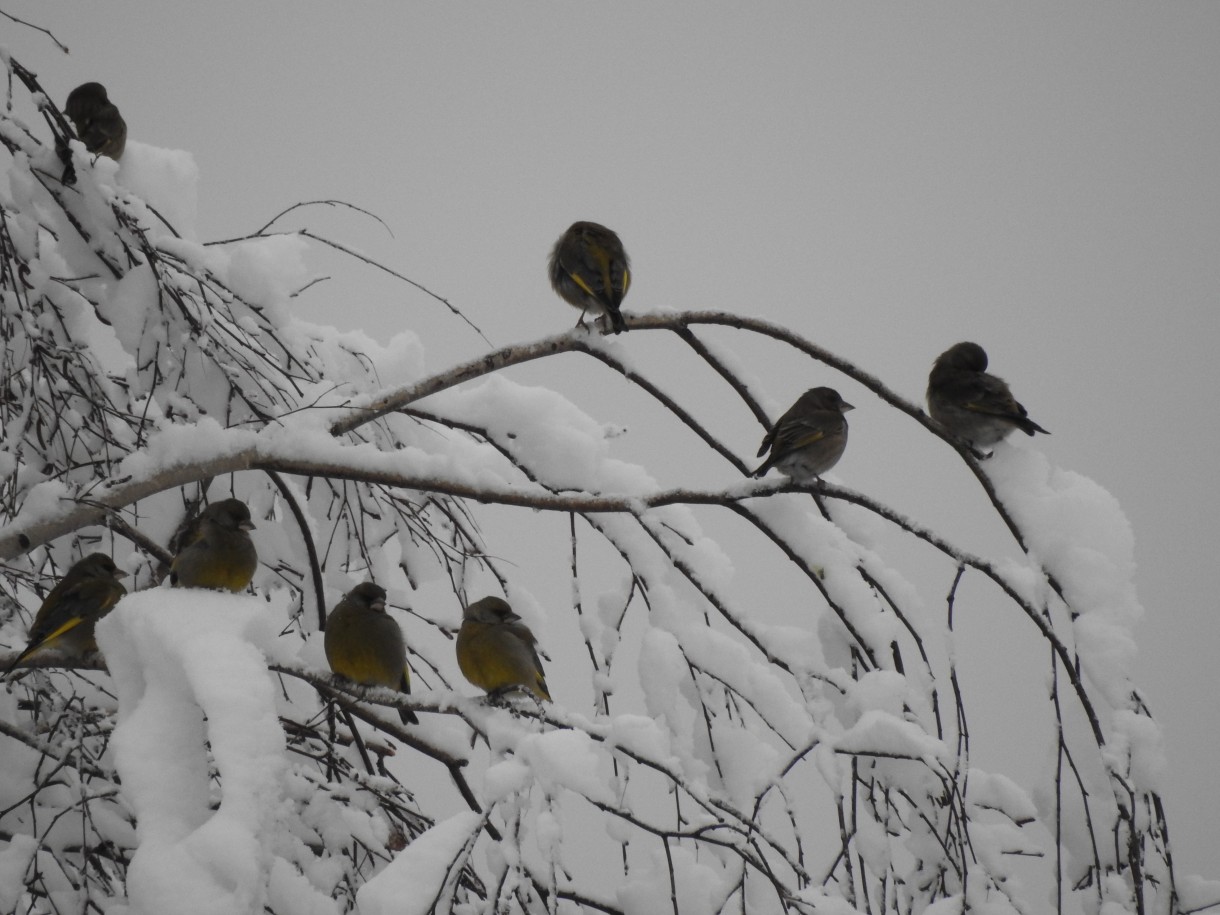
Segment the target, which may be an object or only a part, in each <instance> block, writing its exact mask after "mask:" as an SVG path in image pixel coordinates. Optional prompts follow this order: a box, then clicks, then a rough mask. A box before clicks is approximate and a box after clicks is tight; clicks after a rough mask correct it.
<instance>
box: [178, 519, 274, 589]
mask: <svg viewBox="0 0 1220 915" xmlns="http://www.w3.org/2000/svg"><path fill="white" fill-rule="evenodd" d="M252 530H254V522H253V521H251V520H250V509H249V508H247V507H246V503H245V502H242V501H241V500H240V499H225V500H224V501H222V502H214V503H212V504H211V505H209V506H208V507H207V508H205V509H204V510H203V513H202V514H200V516H199V517H198V518H196V519H195V523H194V524H193V525H192V526H191V528H190V529H189V530H188V531H187V532H186V534H185V535H184V536H183V537H182V548H181V549H180V550H179V551H178V555H177V556H175V557H174V561H173V562H172V563H171V564H170V567H169V569H170V584H172V585H173V586H174V587H175V588H217V589H220V590H225V591H234V592H237V591H244V590H245V589H246V586H247V585H248V584H250V580H251V579H252V578H253V577H254V570H255V569H257V568H258V553H257V551H256V550H255V549H254V541H253V540H251V539H250V534H249V532H250V531H252Z"/></svg>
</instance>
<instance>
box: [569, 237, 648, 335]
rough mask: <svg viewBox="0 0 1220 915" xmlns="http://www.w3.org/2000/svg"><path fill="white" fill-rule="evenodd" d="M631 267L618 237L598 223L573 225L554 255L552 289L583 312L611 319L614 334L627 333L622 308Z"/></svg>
mask: <svg viewBox="0 0 1220 915" xmlns="http://www.w3.org/2000/svg"><path fill="white" fill-rule="evenodd" d="M630 267H631V265H630V262H629V261H628V259H627V252H626V251H624V250H623V243H622V242H621V241H619V237H618V236H617V235H615V234H614V233H613V232H612V231H610V230H609V229H607V228H606V227H605V226H603V225H598V224H597V223H595V222H574V223H572V225H571V226H570V227H569V228H568V231H566V232H564V233H563V235H561V236H559V241H557V242H555V248H554V250H552V251H551V270H550V273H551V286H552V288H554V290H555V292H556V293H558V295H559V297H560V298H561V299H563V300H564V301H565V302H567V303H568V304H569V305H572V306H574V307H576V308H579V309H580V311H581V315H580V323H582V324H583V323H584V320H585V315H584V313H585V312H586V311H592V312H594V313H596V314H604V315H608V316H609V318H610V325H611V327H612V328H613V329H614V333H616V334H617V333H620V332H621V331H623V330H626V328H627V325H626V323H625V322H624V321H623V315H622V313H621V312H620V311H619V306H620V305H622V303H623V296H625V295H626V294H627V289H628V287H629V286H630V285H631V269H630Z"/></svg>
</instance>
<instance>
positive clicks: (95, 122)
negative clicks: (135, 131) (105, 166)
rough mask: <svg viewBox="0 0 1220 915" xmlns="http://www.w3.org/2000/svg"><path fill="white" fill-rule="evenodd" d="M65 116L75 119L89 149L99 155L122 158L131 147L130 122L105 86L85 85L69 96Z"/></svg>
mask: <svg viewBox="0 0 1220 915" xmlns="http://www.w3.org/2000/svg"><path fill="white" fill-rule="evenodd" d="M64 114H66V115H67V116H68V117H70V118H71V119H72V124H73V126H74V127H76V135H77V136H78V137H80V140H81V142H82V143H84V144H85V149H87V150H89V152H91V153H93V154H94V155H96V156H107V157H109V158H111V159H118V158H119V157H120V156H122V155H123V150H124V149H125V148H126V146H127V122H126V121H124V120H123V116H122V115H121V114H119V109H118V108H116V107H115V106H114V105H113V104H112V103H111V101H110V99H109V98H107V97H106V87H105V86H103V85H102V84H101V83H83V84H81V85H79V86H77V87H76V88H75V89H73V90H72V91H71V93H69V95H68V101H67V103H66V104H65V105H64Z"/></svg>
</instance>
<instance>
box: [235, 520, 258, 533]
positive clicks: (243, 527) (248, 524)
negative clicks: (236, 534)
mask: <svg viewBox="0 0 1220 915" xmlns="http://www.w3.org/2000/svg"><path fill="white" fill-rule="evenodd" d="M237 529H238V530H239V531H252V530H254V522H253V521H243V522H242V523H241V524H239V525H237Z"/></svg>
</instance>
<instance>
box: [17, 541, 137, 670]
mask: <svg viewBox="0 0 1220 915" xmlns="http://www.w3.org/2000/svg"><path fill="white" fill-rule="evenodd" d="M125 577H127V573H126V572H122V571H120V570H119V569H118V567H117V566H115V564H114V560H113V559H111V558H110V557H109V556H107V555H106V554H105V553H90V554H89V555H88V556H86V557H85V558H84V559H82V560H80V561H79V562H77V563H76V564H75V565H74V566H72V568H70V569H68V572H67V574H66V575H64V577H63V578H61V579H60V580H59V582H58V583H57V584H56V585H55V587H53V588H52V589H51V591H50V593H49V594H47V596H46V599H45V600H44V601H43V602H42V606H41V607H39V608H38V613H37V614H36V615H35V617H34V624H33V625H32V626H31V627H30V641H29V644H28V645H26V646H25V651H23V652H21V654H19V655H17V657H16V658H15V659H14V660H13V662H12V663H11V664H9V666H8V667H7V668H5V670H4V673H6V674H7V673H8V672H9V671H11V670H12V669H13V668H14V667H16V666H17V665H18V664H20V663H21V662H22V661H24V660H25V659H26V658H28V657H29V656H30V655H32V654H33V653H34V652H36V651H38V650H39V649H41V648H55V649H58V650H60V651H62V652H64V653H65V654H68V655H70V656H71V657H73V658H80V657H82V656H83V655H85V654H86V653H88V652H90V651H97V642H96V641H94V638H93V627H94V626H95V625H96V623H97V621H98V620H100V619H101V618H102V617H103V616H105V615H106V614H107V613H109V612H110V610H111V608H112V607H114V605H115V604H117V603H118V602H119V598H120V597H122V596H123V595H124V594H126V593H127V589H126V588H124V587H123V585H122V584H120V582H119V579H120V578H125Z"/></svg>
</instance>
